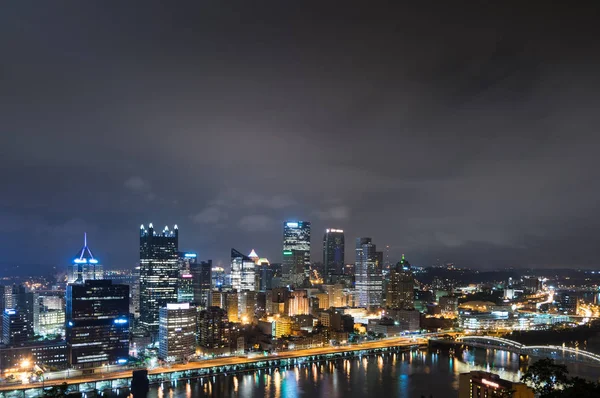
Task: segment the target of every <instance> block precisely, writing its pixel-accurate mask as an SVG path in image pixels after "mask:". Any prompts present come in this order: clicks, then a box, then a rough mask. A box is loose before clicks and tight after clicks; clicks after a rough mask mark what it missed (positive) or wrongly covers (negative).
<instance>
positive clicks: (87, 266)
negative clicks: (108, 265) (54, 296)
mask: <svg viewBox="0 0 600 398" xmlns="http://www.w3.org/2000/svg"><path fill="white" fill-rule="evenodd" d="M67 274H68V275H67V282H68V283H74V282H76V281H80V282H85V281H86V280H88V279H104V270H103V268H102V264H100V262H99V261H98V259H97V258H95V257H94V255H93V254H92V251H91V250H90V248H89V247H88V245H87V234H83V247H82V248H81V250H79V251H78V252H77V254H76V255H75V258H73V261H72V262H71V264H70V265H69V267H68V272H67Z"/></svg>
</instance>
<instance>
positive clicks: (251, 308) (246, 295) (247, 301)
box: [238, 290, 257, 323]
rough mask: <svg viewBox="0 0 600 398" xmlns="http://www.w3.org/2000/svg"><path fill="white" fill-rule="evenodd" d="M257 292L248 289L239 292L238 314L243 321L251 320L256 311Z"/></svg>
mask: <svg viewBox="0 0 600 398" xmlns="http://www.w3.org/2000/svg"><path fill="white" fill-rule="evenodd" d="M256 301H257V292H253V291H251V290H246V291H243V292H240V293H238V303H239V304H238V310H239V311H238V315H239V318H240V320H241V321H242V322H243V323H248V322H251V321H252V319H254V315H255V312H256Z"/></svg>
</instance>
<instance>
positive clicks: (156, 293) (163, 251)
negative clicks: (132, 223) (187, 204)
mask: <svg viewBox="0 0 600 398" xmlns="http://www.w3.org/2000/svg"><path fill="white" fill-rule="evenodd" d="M178 247H179V230H178V229H177V225H175V227H174V228H173V230H172V231H170V230H169V227H165V228H164V229H163V231H162V232H161V233H158V232H156V231H154V227H153V226H152V224H150V225H149V226H148V229H145V228H144V226H143V225H142V226H141V228H140V323H141V325H142V327H144V328H145V329H146V330H147V331H149V332H150V333H152V334H156V333H157V332H158V324H159V322H158V318H159V311H160V309H161V308H163V307H165V306H166V305H167V304H168V303H175V302H177V281H178V279H179V264H178Z"/></svg>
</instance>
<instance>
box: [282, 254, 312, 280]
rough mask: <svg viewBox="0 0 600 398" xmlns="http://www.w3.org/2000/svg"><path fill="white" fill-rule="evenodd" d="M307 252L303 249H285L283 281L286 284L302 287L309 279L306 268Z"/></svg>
mask: <svg viewBox="0 0 600 398" xmlns="http://www.w3.org/2000/svg"><path fill="white" fill-rule="evenodd" d="M305 258H306V257H305V252H304V251H303V250H295V249H292V250H284V251H283V264H282V266H281V270H282V271H281V273H282V278H281V280H282V282H283V285H285V286H292V287H302V286H303V285H304V281H305V280H306V279H307V278H306V274H305V272H304V270H305V266H306V263H305Z"/></svg>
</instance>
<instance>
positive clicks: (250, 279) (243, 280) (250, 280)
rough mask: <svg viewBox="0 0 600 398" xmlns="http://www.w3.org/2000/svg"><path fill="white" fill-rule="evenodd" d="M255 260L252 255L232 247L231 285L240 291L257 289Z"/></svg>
mask: <svg viewBox="0 0 600 398" xmlns="http://www.w3.org/2000/svg"><path fill="white" fill-rule="evenodd" d="M255 265H256V264H255V262H254V260H253V259H251V258H250V257H248V256H246V255H244V254H242V253H240V252H239V251H237V250H235V249H231V287H232V288H233V289H235V290H237V291H238V292H241V291H243V290H251V291H255V290H256V285H255V283H256V280H255V276H254V268H255Z"/></svg>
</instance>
